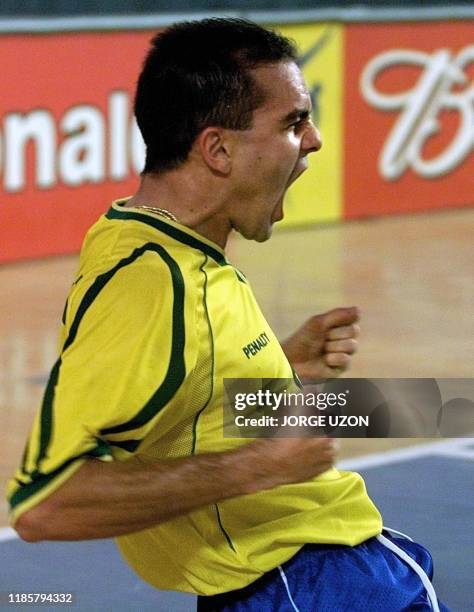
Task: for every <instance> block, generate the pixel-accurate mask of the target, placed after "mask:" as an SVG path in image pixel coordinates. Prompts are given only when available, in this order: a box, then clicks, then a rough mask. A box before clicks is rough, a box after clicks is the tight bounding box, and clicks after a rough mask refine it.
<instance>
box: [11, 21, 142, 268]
mask: <svg viewBox="0 0 474 612" xmlns="http://www.w3.org/2000/svg"><path fill="white" fill-rule="evenodd" d="M150 37H151V34H150V33H149V32H148V33H144V32H140V33H125V32H120V33H91V34H76V35H74V34H72V35H71V34H67V35H66V34H64V35H59V34H54V35H50V36H44V35H42V36H29V37H25V36H2V38H1V39H0V41H1V49H2V51H1V54H2V71H1V73H0V80H1V85H2V86H1V89H2V92H3V93H2V96H1V99H0V116H1V118H2V123H1V128H0V143H1V155H0V180H1V201H0V260H3V261H6V260H11V259H17V258H20V257H35V256H43V255H48V254H55V253H65V252H71V251H75V250H77V249H78V248H79V246H80V244H81V241H82V239H83V237H84V233H85V231H86V229H87V228H88V227H89V226H90V225H91V224H92V223H93V221H94V220H95V219H96V218H97V217H98V216H99V215H100V213H101V212H102V211H105V210H106V209H107V208H108V205H109V203H110V201H111V200H112V199H114V198H118V197H122V196H126V195H129V194H131V193H132V192H133V191H134V189H135V187H136V184H137V174H138V173H139V172H140V170H141V168H142V163H143V143H142V141H141V137H140V136H139V135H138V130H137V128H136V126H135V123H134V121H133V120H132V106H133V88H134V83H135V81H136V78H137V74H138V72H139V69H140V64H141V62H142V59H143V56H144V53H145V50H146V48H147V46H148V45H147V43H148V41H149V39H150Z"/></svg>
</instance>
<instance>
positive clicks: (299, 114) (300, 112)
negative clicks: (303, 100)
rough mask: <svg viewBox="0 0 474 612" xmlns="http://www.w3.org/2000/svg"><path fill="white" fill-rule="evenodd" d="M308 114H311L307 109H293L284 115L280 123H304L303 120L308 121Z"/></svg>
mask: <svg viewBox="0 0 474 612" xmlns="http://www.w3.org/2000/svg"><path fill="white" fill-rule="evenodd" d="M310 114H311V111H310V110H308V109H307V108H295V109H294V110H292V111H291V112H290V113H288V114H287V115H285V117H283V119H282V120H281V122H282V123H293V122H294V121H304V120H305V119H308V117H309V116H310Z"/></svg>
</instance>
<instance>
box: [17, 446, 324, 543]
mask: <svg viewBox="0 0 474 612" xmlns="http://www.w3.org/2000/svg"><path fill="white" fill-rule="evenodd" d="M334 457H335V442H334V440H331V439H328V438H307V439H278V440H260V441H257V442H253V443H251V444H247V445H245V446H243V447H241V448H239V449H237V450H233V451H227V452H222V453H209V454H202V455H197V456H193V457H185V458H180V459H172V460H165V461H157V462H155V463H150V464H137V463H131V462H123V463H121V462H112V463H104V462H101V461H98V460H95V459H88V460H87V461H85V463H84V464H83V465H82V466H81V467H80V468H79V469H78V470H77V471H76V472H75V473H74V474H73V475H72V476H71V477H70V478H69V479H68V480H67V481H66V482H65V483H64V484H63V485H61V486H60V487H59V488H58V489H57V490H56V491H54V492H53V493H52V494H51V495H50V496H49V497H48V498H47V499H45V500H43V501H42V502H40V503H39V504H38V505H37V506H35V507H33V508H31V509H29V510H26V511H25V512H24V513H23V514H22V515H20V517H19V518H18V520H17V522H16V524H15V529H16V530H17V531H18V533H19V535H20V537H22V538H23V539H24V540H26V541H28V542H36V541H39V540H83V539H94V538H107V537H115V536H119V535H124V534H127V533H132V532H135V531H140V530H142V529H146V528H148V527H152V526H154V525H157V524H159V523H162V522H164V521H167V520H169V519H172V518H174V517H177V516H179V515H182V514H187V513H189V512H191V511H192V510H195V509H197V508H199V507H202V506H206V505H209V504H213V503H216V502H219V501H222V500H224V499H228V498H231V497H236V496H239V495H245V494H249V493H255V492H257V491H260V490H263V489H270V488H273V487H275V486H278V485H283V484H290V483H293V482H299V481H304V480H308V479H310V478H312V477H314V476H317V475H318V474H321V473H322V472H324V471H326V470H328V469H329V468H330V467H331V466H332V464H333V461H334ZM295 458H296V459H295Z"/></svg>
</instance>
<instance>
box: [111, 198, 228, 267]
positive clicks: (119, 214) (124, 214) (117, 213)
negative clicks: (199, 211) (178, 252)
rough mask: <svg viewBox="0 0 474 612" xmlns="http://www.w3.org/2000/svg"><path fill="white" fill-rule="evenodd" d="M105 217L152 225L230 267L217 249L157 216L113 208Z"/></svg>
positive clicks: (220, 263)
mask: <svg viewBox="0 0 474 612" xmlns="http://www.w3.org/2000/svg"><path fill="white" fill-rule="evenodd" d="M105 216H106V217H107V219H121V220H123V221H126V220H127V219H133V220H134V221H139V222H140V223H146V224H147V225H150V226H151V227H154V228H155V229H157V230H160V232H164V233H165V234H168V236H171V237H172V238H174V239H175V240H178V241H179V242H182V243H183V244H185V245H187V246H190V247H192V248H193V249H199V250H200V251H202V252H203V253H205V254H206V255H208V256H209V257H212V259H213V260H214V261H216V262H217V263H218V264H219V265H220V266H227V265H229V262H228V261H227V260H226V258H225V256H224V255H223V253H221V252H219V251H218V250H217V249H215V248H213V247H211V246H209V245H208V244H206V243H205V242H203V241H201V240H198V239H197V238H195V237H194V236H191V235H190V234H187V233H185V232H183V231H181V230H180V229H178V228H177V227H175V226H173V225H171V224H169V223H167V222H166V221H162V220H161V219H158V218H157V217H155V216H153V217H152V216H151V215H144V214H143V213H140V212H135V211H134V210H133V209H127V208H124V209H121V210H118V209H117V208H113V207H112V208H110V209H109V210H108V212H107V213H106V215H105Z"/></svg>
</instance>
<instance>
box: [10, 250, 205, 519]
mask: <svg viewBox="0 0 474 612" xmlns="http://www.w3.org/2000/svg"><path fill="white" fill-rule="evenodd" d="M155 247H156V248H155V250H153V251H145V252H143V253H140V255H139V256H137V257H136V258H135V259H132V258H128V259H129V261H128V260H122V261H121V262H120V263H119V264H116V265H115V266H114V267H112V268H111V269H110V270H108V271H107V272H104V273H102V274H100V275H98V276H93V275H89V277H84V278H82V279H81V280H80V281H79V282H78V283H77V284H76V285H75V286H74V287H73V290H72V292H71V295H70V296H69V299H68V305H67V310H66V312H65V326H64V330H63V346H62V350H61V351H60V355H59V358H58V360H57V362H56V363H55V365H54V367H53V369H52V371H51V374H50V377H49V381H48V383H47V387H46V390H45V393H44V398H43V402H42V406H41V409H40V411H39V412H38V414H37V416H36V419H35V421H34V425H33V428H32V431H31V434H30V437H29V441H28V444H27V447H26V449H25V452H24V456H23V460H22V465H21V466H20V468H19V469H18V470H17V473H16V474H15V477H14V478H12V479H11V481H10V482H9V485H8V492H7V494H8V498H9V502H10V507H11V522H12V523H14V522H15V520H16V519H17V518H18V516H19V515H20V514H21V513H22V512H24V511H25V510H26V509H28V508H31V507H32V506H34V505H36V504H37V503H38V502H39V501H41V500H42V499H44V498H46V497H47V496H49V495H50V494H51V493H52V492H53V491H54V490H55V489H56V488H57V487H58V486H59V485H60V484H61V483H63V482H64V481H65V480H66V479H67V478H69V477H70V476H71V474H72V473H74V471H75V470H77V469H78V468H79V467H80V465H81V464H82V463H83V462H84V460H85V459H86V458H87V457H91V456H92V457H97V458H100V459H102V460H105V461H107V460H108V461H111V460H113V459H114V457H117V455H118V456H119V458H120V452H121V450H131V451H133V450H134V449H135V448H136V447H137V446H139V444H140V442H141V440H143V438H144V437H145V436H146V434H147V432H148V431H149V430H150V427H155V428H156V426H157V420H159V419H160V416H161V415H162V414H164V413H166V412H167V411H169V410H170V409H172V406H173V402H174V401H176V396H177V393H178V391H179V389H180V388H181V387H182V386H183V384H184V382H185V380H186V377H187V376H188V374H189V373H190V372H192V370H193V368H194V367H195V361H196V351H195V346H194V344H193V339H192V329H193V321H192V319H193V311H194V309H193V304H192V291H188V290H187V288H185V284H184V280H183V276H182V273H181V271H180V268H179V266H178V265H177V263H176V262H175V261H174V260H173V259H172V258H171V257H170V256H169V255H168V254H167V252H166V251H165V250H164V249H163V248H161V247H159V246H158V245H155ZM178 395H179V394H178ZM166 422H167V421H166V419H165V421H164V427H166Z"/></svg>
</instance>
